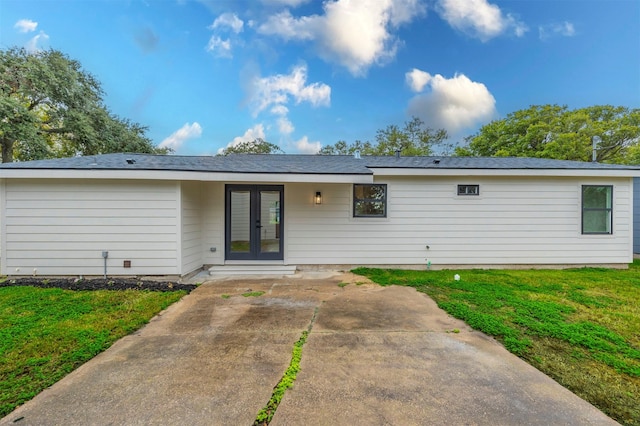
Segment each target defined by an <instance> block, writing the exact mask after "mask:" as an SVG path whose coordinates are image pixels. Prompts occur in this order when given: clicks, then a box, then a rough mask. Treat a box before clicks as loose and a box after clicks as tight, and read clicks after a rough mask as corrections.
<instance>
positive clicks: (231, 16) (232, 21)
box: [209, 13, 244, 34]
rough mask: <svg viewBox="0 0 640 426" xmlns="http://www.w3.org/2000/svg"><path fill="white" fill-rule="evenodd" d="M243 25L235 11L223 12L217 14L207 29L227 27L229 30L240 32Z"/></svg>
mask: <svg viewBox="0 0 640 426" xmlns="http://www.w3.org/2000/svg"><path fill="white" fill-rule="evenodd" d="M243 26H244V22H242V20H241V19H240V18H238V15H236V14H235V13H223V14H222V15H220V16H218V17H217V18H216V19H215V21H213V24H211V26H210V27H209V29H210V30H216V29H225V28H229V29H230V30H231V31H233V32H234V33H236V34H238V33H240V32H242V27H243Z"/></svg>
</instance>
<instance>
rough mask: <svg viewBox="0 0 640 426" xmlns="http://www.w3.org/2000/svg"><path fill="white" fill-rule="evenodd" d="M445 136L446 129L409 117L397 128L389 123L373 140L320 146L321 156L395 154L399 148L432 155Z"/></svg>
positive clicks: (411, 154)
mask: <svg viewBox="0 0 640 426" xmlns="http://www.w3.org/2000/svg"><path fill="white" fill-rule="evenodd" d="M446 139H447V131H446V130H444V129H439V130H434V129H431V128H429V127H425V123H424V122H423V121H422V120H421V119H420V118H418V117H412V118H411V120H409V121H406V122H405V123H404V126H403V127H402V128H400V127H399V126H397V125H395V124H390V125H388V126H387V127H385V128H384V129H380V130H378V131H377V132H376V141H375V143H371V142H369V141H367V142H362V141H359V140H357V141H355V142H353V143H350V144H349V143H347V142H345V141H338V142H336V143H335V144H333V145H327V146H324V147H322V149H321V150H320V152H319V154H322V155H353V154H354V153H355V152H356V151H359V152H360V154H362V155H395V154H396V151H400V153H401V154H402V155H405V156H416V155H431V154H433V147H434V146H435V145H438V144H442V143H443V142H444V141H445V140H446Z"/></svg>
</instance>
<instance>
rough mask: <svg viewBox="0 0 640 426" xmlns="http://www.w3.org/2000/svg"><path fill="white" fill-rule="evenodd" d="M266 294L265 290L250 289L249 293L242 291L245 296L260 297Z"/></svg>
mask: <svg viewBox="0 0 640 426" xmlns="http://www.w3.org/2000/svg"><path fill="white" fill-rule="evenodd" d="M263 294H264V291H249V292H247V293H242V295H243V296H244V297H260V296H262V295H263Z"/></svg>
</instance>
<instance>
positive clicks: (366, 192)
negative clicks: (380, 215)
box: [354, 185, 384, 200]
mask: <svg viewBox="0 0 640 426" xmlns="http://www.w3.org/2000/svg"><path fill="white" fill-rule="evenodd" d="M354 194H355V198H356V200H367V199H369V200H372V199H373V200H383V199H384V185H356V186H355V192H354Z"/></svg>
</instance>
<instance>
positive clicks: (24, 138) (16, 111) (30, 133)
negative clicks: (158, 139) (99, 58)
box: [0, 48, 167, 162]
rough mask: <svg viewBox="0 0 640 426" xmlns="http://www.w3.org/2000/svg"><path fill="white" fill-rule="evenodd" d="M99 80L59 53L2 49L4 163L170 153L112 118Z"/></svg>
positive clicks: (0, 141)
mask: <svg viewBox="0 0 640 426" xmlns="http://www.w3.org/2000/svg"><path fill="white" fill-rule="evenodd" d="M103 94H104V93H103V91H102V88H101V86H100V83H99V82H98V80H96V78H95V77H93V76H92V75H91V74H89V73H88V72H86V71H84V70H83V69H82V66H81V65H80V63H79V62H77V61H75V60H73V59H70V58H69V57H67V56H66V55H65V54H63V53H62V52H59V51H57V50H52V49H51V50H46V51H39V52H35V53H29V52H27V51H26V50H25V49H19V48H11V49H6V50H0V117H2V118H1V119H0V145H1V147H2V162H10V161H13V160H14V159H15V160H20V161H26V160H35V159H43V158H56V157H68V156H76V155H93V154H105V153H111V152H139V153H166V152H167V150H166V149H160V148H156V147H155V146H154V145H153V143H152V142H151V140H150V139H149V138H148V137H147V136H146V131H147V128H146V127H144V126H141V125H140V124H138V123H133V122H131V121H129V120H127V119H121V118H119V117H117V116H116V115H114V114H112V113H111V112H110V111H109V110H108V109H107V108H106V106H105V105H104V103H103V100H102V96H103Z"/></svg>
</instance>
